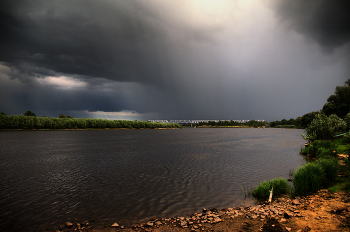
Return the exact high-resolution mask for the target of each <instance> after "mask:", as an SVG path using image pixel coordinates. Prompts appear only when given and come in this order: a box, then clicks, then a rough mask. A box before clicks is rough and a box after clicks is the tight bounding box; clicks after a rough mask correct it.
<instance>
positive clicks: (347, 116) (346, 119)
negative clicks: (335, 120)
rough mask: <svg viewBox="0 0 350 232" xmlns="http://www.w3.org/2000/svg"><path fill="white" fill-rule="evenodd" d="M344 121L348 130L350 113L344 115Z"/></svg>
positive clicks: (349, 128) (349, 127)
mask: <svg viewBox="0 0 350 232" xmlns="http://www.w3.org/2000/svg"><path fill="white" fill-rule="evenodd" d="M344 121H345V122H346V126H347V127H346V129H347V130H350V113H348V114H347V115H346V116H345V118H344Z"/></svg>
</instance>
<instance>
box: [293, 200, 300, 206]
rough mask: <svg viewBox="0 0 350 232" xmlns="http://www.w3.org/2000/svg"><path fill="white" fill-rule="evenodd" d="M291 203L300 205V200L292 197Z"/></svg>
mask: <svg viewBox="0 0 350 232" xmlns="http://www.w3.org/2000/svg"><path fill="white" fill-rule="evenodd" d="M292 204H293V205H300V201H299V200H298V199H294V200H293V201H292Z"/></svg>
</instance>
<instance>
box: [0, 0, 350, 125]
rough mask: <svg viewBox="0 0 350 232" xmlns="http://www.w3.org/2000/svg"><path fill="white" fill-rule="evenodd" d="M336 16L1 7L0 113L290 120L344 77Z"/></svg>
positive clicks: (264, 9) (294, 7) (343, 33)
mask: <svg viewBox="0 0 350 232" xmlns="http://www.w3.org/2000/svg"><path fill="white" fill-rule="evenodd" d="M346 7H347V6H346V5H343V4H342V2H341V1H335V3H334V4H329V1H307V2H306V3H305V4H303V3H302V2H299V1H280V0H274V1H270V2H268V3H266V2H265V1H259V0H247V1H239V0H237V1H220V2H217V1H214V0H205V1H203V0H201V1H197V0H194V1H185V0H177V1H160V0H147V1H137V0H129V1H105V0H102V1H99V2H98V3H97V2H96V1H90V0H85V1H79V0H77V1H59V2H56V1H53V2H51V1H49V2H48V1H43V0H36V1H25V0H24V1H18V2H16V3H14V2H13V1H1V2H0V29H1V31H2V32H3V35H5V36H2V37H0V62H1V63H0V83H1V85H0V96H1V98H2V99H6V100H2V101H1V102H0V111H3V112H5V113H8V114H20V113H24V112H25V111H26V110H32V111H34V112H38V114H46V115H48V116H57V115H58V114H60V113H66V114H76V115H85V116H86V115H89V116H88V117H95V116H96V113H93V114H92V113H91V112H100V113H99V114H98V115H101V117H102V115H103V114H102V113H101V112H107V113H106V114H105V115H108V114H109V113H108V112H111V113H110V114H115V115H118V114H120V115H122V114H124V113H125V112H135V114H138V116H139V119H140V118H143V119H154V118H158V119H190V118H192V119H265V120H276V119H278V120H280V119H282V118H287V119H288V118H290V117H297V116H300V115H303V114H305V113H307V112H310V111H313V110H318V109H320V108H321V107H322V105H323V104H324V103H325V102H326V99H327V97H328V96H329V95H330V94H332V93H333V92H334V88H335V86H336V85H342V84H343V83H344V82H345V80H347V78H349V73H350V70H349V65H348V64H349V51H350V50H349V28H350V27H349V26H348V25H349V19H348V17H346V14H345V13H346V12H347V9H348V8H346ZM338 16H341V17H338ZM39 112H40V113H39ZM78 112H81V114H79V113H78ZM89 112H90V114H89ZM72 116H74V115H72ZM85 116H84V117H85ZM129 116H130V117H131V116H132V115H129ZM139 119H138V120H139Z"/></svg>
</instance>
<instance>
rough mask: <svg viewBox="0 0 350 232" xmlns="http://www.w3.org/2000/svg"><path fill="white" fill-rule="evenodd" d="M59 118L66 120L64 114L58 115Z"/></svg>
mask: <svg viewBox="0 0 350 232" xmlns="http://www.w3.org/2000/svg"><path fill="white" fill-rule="evenodd" d="M58 117H59V118H66V116H65V115H64V114H60V115H58Z"/></svg>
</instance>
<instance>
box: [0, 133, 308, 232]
mask: <svg viewBox="0 0 350 232" xmlns="http://www.w3.org/2000/svg"><path fill="white" fill-rule="evenodd" d="M302 133H303V131H302V130H284V129H237V128H235V129H232V128H230V129H229V128H217V129H213V128H210V129H202V128H198V129H189V128H185V129H178V130H94V131H3V132H0V209H1V212H0V228H1V230H2V231H23V230H26V231H31V230H32V231H33V230H45V229H47V228H54V226H57V225H60V224H64V223H65V222H66V221H67V220H70V219H72V218H78V220H81V221H84V220H89V219H96V220H103V219H109V220H111V221H116V222H118V223H120V224H123V223H126V222H130V221H134V220H136V221H137V220H141V221H144V220H147V219H149V218H152V217H157V218H158V217H171V216H176V215H186V214H189V213H192V212H197V211H200V210H201V209H202V208H203V207H205V208H212V207H215V208H225V207H232V206H239V205H244V204H252V199H248V200H244V194H243V191H242V189H241V185H244V186H245V187H246V188H247V189H249V188H250V187H252V186H255V185H257V184H258V183H259V182H261V181H263V180H268V179H271V178H275V177H285V178H288V173H289V170H290V169H295V168H296V167H297V166H299V165H301V164H303V159H302V157H300V156H299V155H298V153H299V151H300V147H301V146H302V145H303V143H304V141H303V139H302V137H301V136H300V134H302Z"/></svg>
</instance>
